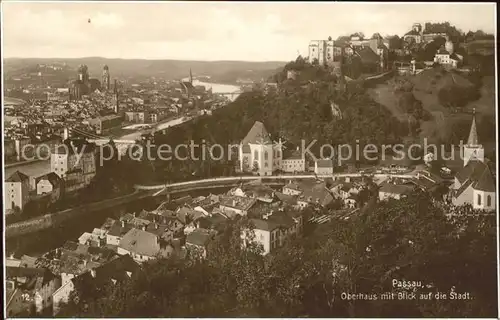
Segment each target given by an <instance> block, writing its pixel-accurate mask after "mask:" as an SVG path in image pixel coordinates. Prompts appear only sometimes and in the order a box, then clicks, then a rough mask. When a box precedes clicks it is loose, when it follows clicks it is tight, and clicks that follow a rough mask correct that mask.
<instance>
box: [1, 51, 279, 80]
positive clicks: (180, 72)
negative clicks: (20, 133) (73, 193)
mask: <svg viewBox="0 0 500 320" xmlns="http://www.w3.org/2000/svg"><path fill="white" fill-rule="evenodd" d="M55 63H57V64H64V63H65V64H66V66H67V67H68V68H70V69H75V70H76V68H78V66H79V65H81V64H86V65H87V66H88V68H89V73H90V76H91V77H100V75H101V73H102V68H103V66H104V65H108V66H109V70H110V73H111V77H112V78H115V77H118V78H128V77H134V78H137V77H139V78H140V77H153V76H154V77H161V78H165V79H179V78H184V77H187V76H189V70H190V69H191V70H192V73H193V76H210V77H211V78H212V79H213V80H214V81H217V80H220V81H223V82H235V81H236V80H237V79H238V78H248V79H251V80H259V79H261V78H264V79H265V78H267V77H268V76H269V75H271V74H273V72H275V71H276V69H278V68H281V67H283V66H284V65H285V64H286V62H283V61H266V62H252V61H188V60H144V59H107V58H101V57H87V58H75V59H67V58H64V59H63V58H7V59H4V67H5V70H4V71H5V74H6V75H7V76H9V75H10V74H12V73H18V72H19V70H22V69H24V68H27V67H29V66H33V65H37V64H55Z"/></svg>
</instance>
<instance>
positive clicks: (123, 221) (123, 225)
mask: <svg viewBox="0 0 500 320" xmlns="http://www.w3.org/2000/svg"><path fill="white" fill-rule="evenodd" d="M122 228H125V220H122Z"/></svg>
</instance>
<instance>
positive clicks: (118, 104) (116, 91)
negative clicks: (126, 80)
mask: <svg viewBox="0 0 500 320" xmlns="http://www.w3.org/2000/svg"><path fill="white" fill-rule="evenodd" d="M114 91H115V92H114V100H115V101H114V102H115V106H114V112H115V113H116V114H118V113H120V101H119V99H118V81H117V80H116V79H115V88H114Z"/></svg>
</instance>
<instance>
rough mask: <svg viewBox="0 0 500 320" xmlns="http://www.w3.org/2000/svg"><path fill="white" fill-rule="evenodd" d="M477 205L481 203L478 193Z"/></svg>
mask: <svg viewBox="0 0 500 320" xmlns="http://www.w3.org/2000/svg"><path fill="white" fill-rule="evenodd" d="M477 205H478V206H480V205H481V195H480V194H478V195H477Z"/></svg>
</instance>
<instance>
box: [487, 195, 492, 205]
mask: <svg viewBox="0 0 500 320" xmlns="http://www.w3.org/2000/svg"><path fill="white" fill-rule="evenodd" d="M486 205H487V206H488V207H490V206H491V196H490V195H488V196H487V197H486Z"/></svg>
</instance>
